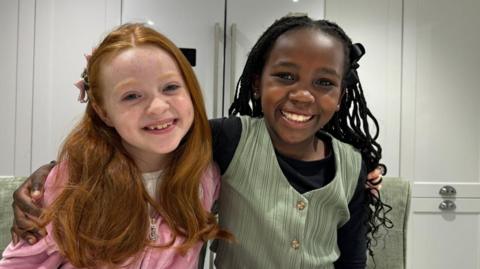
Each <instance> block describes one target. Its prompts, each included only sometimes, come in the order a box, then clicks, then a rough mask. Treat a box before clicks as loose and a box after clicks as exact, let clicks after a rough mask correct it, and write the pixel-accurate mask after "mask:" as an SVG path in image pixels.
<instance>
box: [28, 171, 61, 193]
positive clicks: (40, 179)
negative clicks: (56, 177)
mask: <svg viewBox="0 0 480 269" xmlns="http://www.w3.org/2000/svg"><path fill="white" fill-rule="evenodd" d="M54 165H55V163H53V162H50V163H49V164H46V165H43V166H41V167H40V168H39V169H37V170H36V171H35V172H33V174H32V175H30V177H29V178H28V180H31V182H32V183H31V188H30V195H31V197H32V199H33V200H34V201H39V200H40V199H41V198H42V197H43V191H44V189H43V187H44V184H45V180H46V178H47V176H48V174H49V173H50V170H52V168H53V166H54Z"/></svg>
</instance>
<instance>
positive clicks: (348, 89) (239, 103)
mask: <svg viewBox="0 0 480 269" xmlns="http://www.w3.org/2000/svg"><path fill="white" fill-rule="evenodd" d="M298 28H313V29H318V30H320V31H322V32H324V33H325V34H327V35H330V36H332V37H334V38H336V39H337V40H338V41H340V42H341V43H342V44H343V47H344V50H343V51H344V59H345V60H344V67H345V68H344V69H345V70H344V76H343V77H344V79H343V81H342V90H343V98H342V100H341V104H340V110H339V111H337V112H336V113H335V114H334V116H333V117H332V119H331V120H330V121H329V122H328V123H327V124H326V125H325V126H324V128H323V130H325V131H327V132H328V133H330V134H331V135H332V136H334V137H335V138H337V139H338V140H340V141H342V142H345V143H348V144H350V145H352V146H354V147H355V148H357V149H358V150H360V153H361V155H362V159H363V161H364V162H365V165H366V167H367V170H368V171H372V170H374V169H375V168H376V167H377V166H378V165H379V161H380V159H381V157H382V147H381V146H380V144H379V143H378V142H377V138H378V134H379V125H378V121H377V119H376V118H375V116H374V115H373V114H372V113H371V111H370V110H369V108H368V106H367V102H366V100H365V96H364V94H363V88H362V85H361V83H360V80H359V78H358V73H357V71H356V69H357V68H358V63H357V61H358V60H359V59H360V57H361V56H362V55H363V53H364V50H363V47H362V46H361V45H360V44H355V45H353V44H352V41H351V39H350V38H349V37H348V36H347V34H346V33H345V32H344V31H343V30H342V28H340V27H339V26H338V25H337V24H335V23H333V22H330V21H327V20H317V21H314V20H312V19H310V18H309V17H306V16H301V17H283V18H281V19H279V20H277V21H275V22H274V23H273V24H272V25H271V26H270V27H269V28H268V29H267V30H266V31H265V32H264V33H263V34H262V35H261V37H260V38H259V40H258V41H257V43H256V44H255V45H254V46H253V48H252V50H251V51H250V53H249V55H248V58H247V62H246V64H245V68H244V69H243V72H242V74H241V76H240V79H239V81H238V83H237V87H236V91H235V97H234V101H233V103H232V105H231V106H230V109H229V111H228V112H229V114H230V115H236V114H240V115H249V116H252V117H262V116H263V112H262V107H261V102H260V100H259V99H258V98H257V99H255V98H254V95H253V93H254V90H253V85H254V80H255V79H256V78H258V77H259V76H261V74H262V70H263V68H264V65H265V62H266V60H267V58H268V55H269V54H270V50H271V48H272V47H273V45H274V43H275V41H276V40H277V38H278V37H279V36H280V35H282V34H283V33H285V32H287V31H290V30H292V29H298ZM352 48H353V51H352V52H351V50H352ZM359 50H360V51H359ZM250 104H251V105H250ZM369 121H371V122H372V123H373V125H374V128H373V131H374V132H373V135H372V134H371V132H372V130H371V129H370V124H369ZM365 191H366V195H367V201H368V205H369V206H368V219H367V222H368V225H367V234H368V237H367V248H368V251H369V254H370V256H372V257H373V251H372V240H373V241H375V242H376V239H377V237H378V236H377V232H378V230H379V228H380V227H382V226H383V227H385V228H391V227H393V224H392V222H391V220H390V219H388V218H387V217H386V214H387V213H388V212H389V211H391V209H392V207H391V206H389V205H387V204H384V203H383V202H382V201H381V199H380V194H378V197H376V196H375V195H373V194H372V193H371V192H370V190H368V189H366V190H365Z"/></svg>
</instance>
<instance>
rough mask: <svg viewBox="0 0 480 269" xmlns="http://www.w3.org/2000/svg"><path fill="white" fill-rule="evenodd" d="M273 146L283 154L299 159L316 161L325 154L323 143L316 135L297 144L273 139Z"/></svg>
mask: <svg viewBox="0 0 480 269" xmlns="http://www.w3.org/2000/svg"><path fill="white" fill-rule="evenodd" d="M273 146H274V148H275V149H276V150H277V151H278V152H279V153H280V154H282V155H283V156H286V157H289V158H292V159H295V160H300V161H317V160H322V159H324V158H325V156H327V152H326V151H327V150H326V147H325V143H324V142H323V141H322V140H320V139H318V138H317V137H313V138H312V139H311V140H309V141H303V142H301V143H297V144H287V143H278V142H275V141H273Z"/></svg>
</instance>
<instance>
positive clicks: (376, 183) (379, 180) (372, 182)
mask: <svg viewBox="0 0 480 269" xmlns="http://www.w3.org/2000/svg"><path fill="white" fill-rule="evenodd" d="M382 181H383V177H382V176H381V175H380V176H378V177H377V178H375V179H372V180H370V181H369V182H368V183H370V184H372V185H378V184H380V183H382Z"/></svg>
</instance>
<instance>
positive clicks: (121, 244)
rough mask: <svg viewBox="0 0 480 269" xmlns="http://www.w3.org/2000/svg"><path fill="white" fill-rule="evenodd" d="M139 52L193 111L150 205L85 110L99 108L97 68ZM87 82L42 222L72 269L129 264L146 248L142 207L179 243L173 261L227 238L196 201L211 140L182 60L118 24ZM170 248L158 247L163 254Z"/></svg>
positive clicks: (124, 159)
mask: <svg viewBox="0 0 480 269" xmlns="http://www.w3.org/2000/svg"><path fill="white" fill-rule="evenodd" d="M142 45H154V46H157V47H158V48H160V49H162V50H164V51H166V52H168V53H169V54H170V55H171V56H172V57H173V58H174V59H175V60H176V61H177V63H178V66H179V68H180V70H181V72H182V75H183V78H184V80H185V83H186V86H187V88H188V90H189V93H190V97H191V99H192V104H193V108H194V121H193V124H192V126H191V128H190V130H189V132H188V133H187V135H186V136H185V137H184V139H183V141H182V143H181V144H180V145H179V147H178V148H177V149H176V150H175V151H174V152H173V153H171V158H169V160H168V164H167V165H166V168H165V170H164V173H163V178H162V183H161V185H160V187H159V193H158V194H157V197H156V198H157V200H158V202H156V201H155V200H154V199H151V198H150V197H149V195H148V194H147V192H146V190H145V188H144V186H143V183H142V179H141V173H140V171H139V169H138V168H137V166H136V165H135V163H134V161H133V159H132V158H131V157H130V155H129V154H128V152H127V151H126V150H125V148H124V147H123V146H122V143H121V137H120V136H119V135H118V133H117V132H116V130H115V129H114V128H111V127H109V126H107V125H106V124H105V123H104V122H103V121H102V120H101V118H100V117H99V115H98V114H97V113H96V112H95V109H94V108H93V106H97V107H98V108H100V109H101V108H102V104H103V100H102V87H101V85H102V83H101V77H100V69H101V67H102V64H105V63H106V62H107V61H108V60H109V59H111V57H114V56H115V55H118V54H119V53H120V52H122V51H124V50H126V49H129V48H133V47H138V46H142ZM87 74H88V80H89V90H88V91H87V93H88V98H89V102H88V103H87V107H86V112H85V115H84V116H83V118H82V119H81V121H80V123H79V124H78V125H77V126H76V127H75V128H74V129H73V131H72V132H71V133H70V134H69V136H68V137H67V138H66V140H65V142H64V144H63V146H62V148H61V150H60V152H59V157H58V159H59V160H60V161H63V162H64V163H66V164H67V167H68V168H67V169H66V172H67V173H68V183H67V185H66V187H65V189H64V190H63V191H62V192H61V194H60V195H59V196H58V197H57V199H56V200H55V202H54V203H53V204H52V205H51V206H50V207H49V208H48V210H47V211H46V213H45V214H44V216H43V220H44V221H45V223H47V222H50V221H51V222H52V224H53V236H54V238H55V240H56V242H57V244H58V246H59V249H60V251H61V253H62V254H64V255H65V256H66V257H67V258H68V260H69V261H70V262H71V263H72V264H73V265H74V266H76V267H95V266H99V265H107V266H115V265H118V264H120V263H122V262H124V261H125V260H126V259H128V258H130V257H135V255H136V254H138V253H140V252H141V251H142V250H143V249H144V248H145V247H147V246H148V245H150V242H149V241H148V240H147V233H148V227H149V214H148V204H150V205H152V206H153V208H155V209H156V210H157V211H158V213H159V214H160V215H161V216H162V218H163V219H164V220H165V222H166V223H167V224H168V226H169V227H170V228H171V230H172V232H173V235H174V239H175V238H176V237H177V236H183V237H185V240H184V241H183V244H182V245H180V246H179V248H178V251H180V252H181V253H183V252H185V251H186V250H188V249H189V248H191V247H192V246H193V245H194V244H196V243H197V242H198V241H199V240H201V241H206V240H208V239H213V238H226V239H229V238H231V237H232V236H231V235H230V234H229V233H228V232H226V231H223V230H221V229H220V228H219V226H218V223H217V222H216V219H215V217H214V215H213V214H211V213H209V212H208V211H206V210H205V209H204V208H203V207H202V204H201V201H200V198H199V187H200V178H201V177H202V175H203V173H204V172H205V170H206V169H207V167H208V166H209V165H210V163H211V161H212V152H211V143H212V142H211V133H210V127H209V123H208V120H207V116H206V112H205V109H204V102H203V97H202V94H201V90H200V86H199V83H198V81H197V79H196V77H195V75H194V73H193V70H192V68H191V66H190V64H189V62H188V61H187V59H186V58H185V57H184V55H183V54H182V52H181V51H180V50H179V49H178V48H177V47H176V46H175V45H174V44H173V43H172V42H171V41H170V40H169V39H168V38H166V37H165V36H163V35H161V34H160V33H158V32H157V31H155V30H153V29H151V28H149V27H146V26H144V25H142V24H124V25H122V26H120V27H119V28H117V29H116V30H114V31H112V32H111V33H110V34H108V35H107V36H106V37H105V39H104V40H103V41H102V42H101V43H100V45H99V46H98V48H97V49H96V50H95V51H94V53H93V55H92V57H91V58H90V59H89V61H88V66H87ZM63 176H65V175H63ZM174 239H173V240H174ZM173 240H172V241H171V242H170V244H168V245H166V246H161V247H168V246H170V245H171V244H172V243H173ZM159 251H161V250H159Z"/></svg>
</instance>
